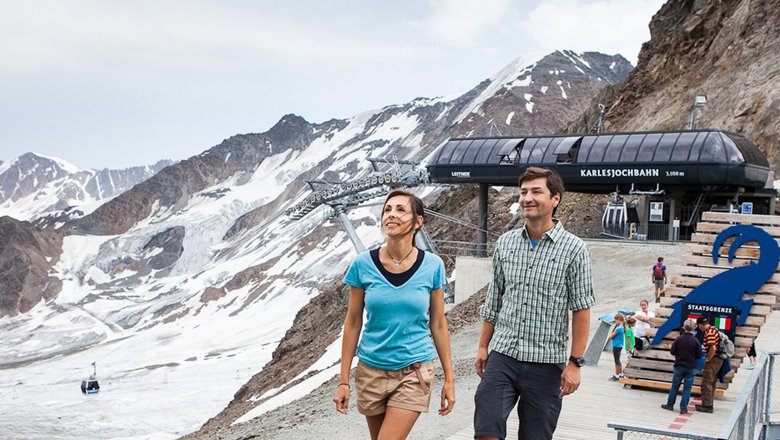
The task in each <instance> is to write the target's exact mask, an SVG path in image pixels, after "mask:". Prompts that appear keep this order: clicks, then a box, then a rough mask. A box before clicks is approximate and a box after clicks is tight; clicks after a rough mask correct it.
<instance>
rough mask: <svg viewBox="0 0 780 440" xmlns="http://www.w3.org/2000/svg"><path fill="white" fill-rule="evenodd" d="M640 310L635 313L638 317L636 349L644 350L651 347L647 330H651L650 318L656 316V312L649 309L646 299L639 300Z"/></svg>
mask: <svg viewBox="0 0 780 440" xmlns="http://www.w3.org/2000/svg"><path fill="white" fill-rule="evenodd" d="M639 307H640V310H637V311H636V313H634V318H636V327H635V328H634V337H635V338H636V349H637V350H644V349H646V348H650V347H649V346H650V341H649V340H648V339H647V331H648V330H650V319H651V318H655V312H654V311H652V310H649V308H648V303H647V300H646V299H642V300H641V301H639Z"/></svg>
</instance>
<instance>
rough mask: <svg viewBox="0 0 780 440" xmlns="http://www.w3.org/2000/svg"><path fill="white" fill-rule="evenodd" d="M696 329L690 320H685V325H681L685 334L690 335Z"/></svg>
mask: <svg viewBox="0 0 780 440" xmlns="http://www.w3.org/2000/svg"><path fill="white" fill-rule="evenodd" d="M694 328H696V324H694V322H693V320H692V319H686V320H685V323H684V324H683V329H684V330H685V332H686V333H692V332H693V329H694Z"/></svg>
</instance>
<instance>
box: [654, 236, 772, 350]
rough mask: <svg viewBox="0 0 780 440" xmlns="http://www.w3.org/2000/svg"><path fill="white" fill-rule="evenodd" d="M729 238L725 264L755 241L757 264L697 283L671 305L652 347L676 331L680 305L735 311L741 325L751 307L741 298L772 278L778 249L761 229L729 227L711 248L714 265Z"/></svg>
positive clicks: (749, 300) (730, 270)
mask: <svg viewBox="0 0 780 440" xmlns="http://www.w3.org/2000/svg"><path fill="white" fill-rule="evenodd" d="M730 237H735V238H734V242H733V243H731V246H730V247H729V262H731V261H732V260H734V254H735V252H736V251H737V249H738V248H739V247H740V246H742V245H743V244H745V243H747V242H749V241H755V242H757V243H758V245H759V248H760V251H761V254H760V256H759V259H758V262H755V261H751V262H750V264H748V265H746V266H741V267H735V268H732V269H729V270H727V271H725V272H721V273H719V274H718V275H716V276H714V277H712V278H710V279H708V280H707V281H705V282H703V283H701V285H699V286H698V287H696V288H695V289H693V290H692V291H691V292H690V293H689V294H688V295H687V296H686V297H685V298H683V299H681V300H679V301H677V302H676V303H674V304H672V309H674V312H672V314H671V316H669V319H667V320H666V322H665V323H664V324H663V325H662V326H661V327H660V328H659V329H658V332H657V333H656V334H655V337H654V338H653V345H656V344H660V343H661V341H663V339H664V336H666V334H667V333H669V332H670V331H672V330H676V329H678V328H679V327H680V318H681V317H682V316H681V315H682V305H683V302H686V303H698V304H711V305H718V306H727V307H737V308H739V310H740V314H739V320H738V324H739V325H744V324H745V320H747V317H748V314H749V313H750V308H751V307H753V300H752V299H746V300H742V295H744V294H745V293H748V294H755V293H756V292H758V289H760V288H761V286H763V285H764V283H765V282H766V281H767V280H769V278H771V277H772V274H774V273H775V269H776V268H777V263H778V260H780V248H778V246H777V242H776V241H775V239H774V238H772V236H771V235H769V234H768V233H767V232H766V231H764V230H763V229H761V228H758V227H756V226H753V225H735V226H729V227H728V228H726V229H724V230H723V231H721V232H720V234H718V236H717V238H715V242H714V243H713V244H712V261H713V262H714V263H715V264H717V263H718V253H719V251H720V247H721V246H722V245H723V243H724V242H725V241H726V240H727V239H728V238H730Z"/></svg>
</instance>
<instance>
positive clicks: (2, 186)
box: [0, 153, 173, 221]
mask: <svg viewBox="0 0 780 440" xmlns="http://www.w3.org/2000/svg"><path fill="white" fill-rule="evenodd" d="M172 163H173V162H172V161H170V160H160V161H158V162H157V163H155V164H154V165H151V166H139V167H130V168H125V169H121V170H110V169H108V168H104V169H102V170H89V169H80V168H78V167H76V166H75V165H72V164H70V163H68V162H66V161H64V160H62V159H57V158H49V157H45V156H41V155H38V154H35V153H26V154H23V155H21V156H19V157H17V158H16V159H14V160H11V161H7V162H2V163H0V216H2V215H8V216H11V217H14V218H15V219H17V220H21V221H29V220H36V219H40V218H41V217H44V216H52V217H62V214H63V213H70V215H69V216H67V218H73V217H74V214H75V212H74V211H76V210H78V211H80V215H84V213H85V212H90V211H91V210H92V209H94V207H96V206H97V205H98V204H100V203H104V202H106V201H107V200H109V199H111V198H112V197H115V196H117V195H118V194H121V193H123V192H125V191H127V190H129V189H130V188H132V187H133V186H135V185H136V184H138V183H140V182H143V181H144V180H146V179H148V178H150V177H151V176H153V175H154V174H156V173H157V172H158V171H160V170H161V169H163V168H165V167H166V166H168V165H170V164H172Z"/></svg>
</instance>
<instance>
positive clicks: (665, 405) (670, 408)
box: [661, 403, 674, 411]
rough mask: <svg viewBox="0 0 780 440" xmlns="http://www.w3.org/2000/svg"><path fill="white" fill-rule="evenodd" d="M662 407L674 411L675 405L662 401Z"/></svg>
mask: <svg viewBox="0 0 780 440" xmlns="http://www.w3.org/2000/svg"><path fill="white" fill-rule="evenodd" d="M661 408H663V409H665V410H668V411H674V407H673V406H671V405H667V404H665V403H662V404H661Z"/></svg>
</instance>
